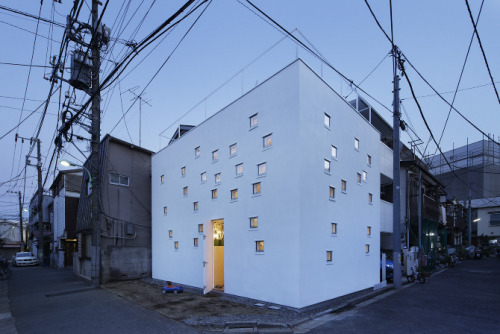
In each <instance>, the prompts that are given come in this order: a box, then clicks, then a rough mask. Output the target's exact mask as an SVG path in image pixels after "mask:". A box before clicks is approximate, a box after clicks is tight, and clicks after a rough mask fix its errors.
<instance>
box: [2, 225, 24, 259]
mask: <svg viewBox="0 0 500 334" xmlns="http://www.w3.org/2000/svg"><path fill="white" fill-rule="evenodd" d="M20 251H21V228H20V226H19V220H7V219H2V220H1V221H0V258H1V257H5V258H7V259H10V258H11V257H12V256H14V255H15V254H16V253H17V252H20Z"/></svg>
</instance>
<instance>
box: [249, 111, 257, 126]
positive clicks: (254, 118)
mask: <svg viewBox="0 0 500 334" xmlns="http://www.w3.org/2000/svg"><path fill="white" fill-rule="evenodd" d="M258 124H259V119H258V117H257V114H255V115H252V116H250V128H254V127H256V126H257V125H258Z"/></svg>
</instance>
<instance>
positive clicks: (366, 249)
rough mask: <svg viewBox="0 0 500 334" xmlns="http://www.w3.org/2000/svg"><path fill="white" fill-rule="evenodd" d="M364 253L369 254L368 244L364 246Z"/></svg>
mask: <svg viewBox="0 0 500 334" xmlns="http://www.w3.org/2000/svg"><path fill="white" fill-rule="evenodd" d="M365 253H366V254H368V253H370V245H368V244H366V245H365Z"/></svg>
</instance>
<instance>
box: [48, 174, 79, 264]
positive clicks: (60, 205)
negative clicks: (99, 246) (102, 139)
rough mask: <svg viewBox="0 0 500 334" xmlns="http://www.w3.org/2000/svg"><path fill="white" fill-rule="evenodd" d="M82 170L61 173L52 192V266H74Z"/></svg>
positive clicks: (51, 188)
mask: <svg viewBox="0 0 500 334" xmlns="http://www.w3.org/2000/svg"><path fill="white" fill-rule="evenodd" d="M81 185H82V169H76V170H75V169H73V170H64V171H60V172H59V174H58V175H57V177H56V178H55V180H54V182H53V183H52V186H51V187H50V190H51V191H52V197H53V198H54V202H53V203H52V205H51V210H50V211H51V218H52V227H53V231H54V238H53V243H52V245H51V246H52V247H51V261H50V263H51V266H53V267H57V268H63V267H66V266H72V265H73V253H75V252H76V251H77V239H76V233H75V228H76V215H77V211H78V200H79V198H80V187H81Z"/></svg>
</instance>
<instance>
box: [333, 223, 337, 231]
mask: <svg viewBox="0 0 500 334" xmlns="http://www.w3.org/2000/svg"><path fill="white" fill-rule="evenodd" d="M332 234H337V223H332Z"/></svg>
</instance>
